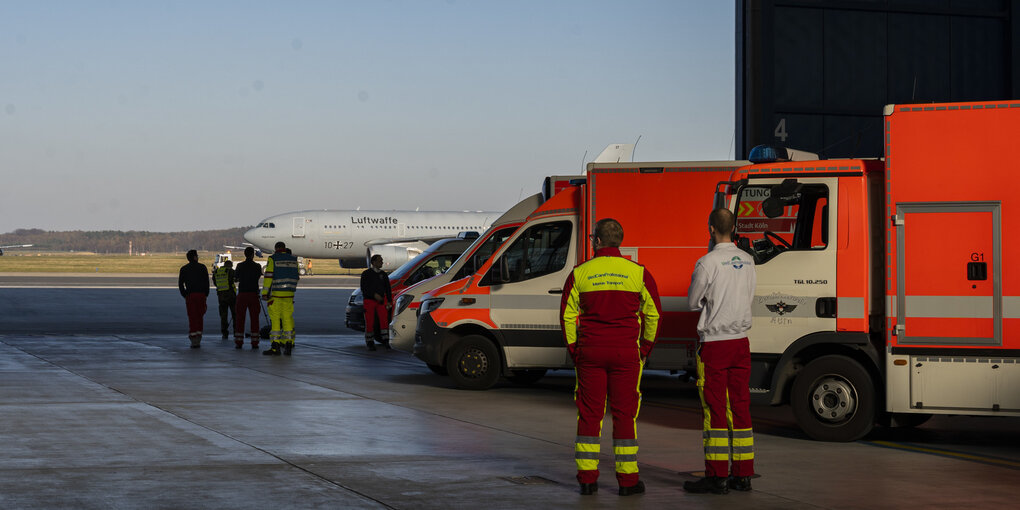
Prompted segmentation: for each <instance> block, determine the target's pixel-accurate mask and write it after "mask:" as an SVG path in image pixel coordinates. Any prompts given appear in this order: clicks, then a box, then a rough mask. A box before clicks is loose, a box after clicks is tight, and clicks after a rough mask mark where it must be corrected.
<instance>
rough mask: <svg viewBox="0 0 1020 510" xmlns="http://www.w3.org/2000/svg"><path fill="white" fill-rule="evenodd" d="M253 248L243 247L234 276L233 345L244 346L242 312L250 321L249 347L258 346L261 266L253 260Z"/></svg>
mask: <svg viewBox="0 0 1020 510" xmlns="http://www.w3.org/2000/svg"><path fill="white" fill-rule="evenodd" d="M254 258H255V248H252V247H251V246H249V247H247V248H245V249H244V262H241V263H240V264H238V265H237V270H236V271H234V278H235V279H236V280H237V305H236V306H235V309H236V310H237V315H235V316H234V347H236V348H238V349H240V348H242V347H244V312H245V311H247V312H248V316H249V318H250V321H251V330H250V331H251V348H252V350H257V349H258V348H259V278H262V266H260V265H259V264H258V262H255V260H254Z"/></svg>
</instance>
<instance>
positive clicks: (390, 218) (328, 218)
mask: <svg viewBox="0 0 1020 510" xmlns="http://www.w3.org/2000/svg"><path fill="white" fill-rule="evenodd" d="M502 214H503V213H502V212H500V211H464V212H453V211H361V210H330V209H326V210H318V211H295V212H288V213H283V214H277V215H276V216H271V217H269V218H266V219H264V220H262V221H260V222H259V223H258V224H257V225H255V226H254V227H253V228H251V229H249V230H248V231H247V232H245V233H244V240H245V241H247V242H249V243H251V244H252V246H254V247H255V248H256V249H260V250H262V251H264V252H266V253H272V252H273V248H274V245H275V244H276V243H277V242H278V241H283V242H284V243H286V244H287V247H288V248H290V249H291V251H292V252H293V254H294V255H295V256H298V257H306V258H321V259H338V260H339V262H340V267H345V268H365V267H368V261H369V260H370V259H371V258H372V256H373V255H382V257H383V269H384V270H386V271H391V270H393V269H396V268H397V267H400V265H401V264H403V263H404V262H407V261H408V260H411V259H413V258H414V257H416V256H417V255H418V254H419V253H421V252H422V251H424V250H425V249H426V248H428V245H429V244H431V243H434V242H436V241H438V240H440V239H445V238H448V237H455V236H457V235H459V234H460V233H461V232H472V231H473V232H482V231H484V230H485V229H487V228H489V225H491V224H492V222H493V221H495V220H496V218H498V217H499V216H500V215H502Z"/></svg>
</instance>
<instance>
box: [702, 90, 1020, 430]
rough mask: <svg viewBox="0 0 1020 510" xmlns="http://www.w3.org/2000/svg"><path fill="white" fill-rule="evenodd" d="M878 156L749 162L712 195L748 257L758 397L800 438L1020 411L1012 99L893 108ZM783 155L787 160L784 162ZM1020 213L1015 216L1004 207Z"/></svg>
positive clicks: (760, 154)
mask: <svg viewBox="0 0 1020 510" xmlns="http://www.w3.org/2000/svg"><path fill="white" fill-rule="evenodd" d="M884 129H885V132H884V138H885V157H884V158H882V159H881V160H859V159H849V160H821V161H795V160H796V159H798V158H796V157H792V158H791V157H789V155H788V154H785V151H784V150H781V149H778V150H777V149H770V148H756V151H755V153H753V154H752V156H751V158H750V159H751V160H752V161H754V162H756V164H752V165H749V166H746V167H743V168H740V169H738V170H737V171H736V172H735V173H734V175H733V177H732V178H731V179H730V181H728V182H724V183H720V185H719V186H718V187H717V193H716V204H717V205H723V204H725V206H727V207H730V208H731V209H732V210H733V211H734V212H735V213H736V214H737V233H738V234H739V236H740V241H739V244H741V245H742V247H744V248H745V249H746V250H748V251H750V252H752V254H753V255H754V257H755V260H756V263H757V274H758V287H757V291H756V295H755V298H754V303H753V326H752V329H751V331H750V335H749V337H750V339H751V351H752V360H753V365H752V366H753V368H752V379H751V386H752V395H753V396H755V397H757V399H759V400H762V401H765V402H769V403H771V404H782V403H789V404H791V406H792V408H793V412H794V415H795V416H796V418H797V422H798V424H799V425H800V426H801V428H802V429H803V430H804V431H805V432H807V434H808V435H810V436H811V437H814V438H816V439H821V440H828V441H850V440H854V439H857V438H860V437H862V436H864V435H865V434H867V433H868V431H870V430H871V428H872V427H873V426H874V424H875V423H876V422H879V423H890V424H893V425H907V426H909V425H917V424H920V423H922V422H924V421H925V420H927V419H928V418H929V417H930V416H931V415H933V414H969V415H988V416H1020V271H1016V270H1015V269H1014V270H1012V271H1011V263H1010V262H1009V260H1010V259H1008V258H1004V257H1006V256H1008V254H1010V253H1012V254H1014V255H1015V254H1018V253H1020V241H1018V238H1015V237H1009V235H1003V234H1008V233H1009V232H1010V231H1011V230H1010V228H1009V227H1010V226H1011V225H1014V222H1016V225H1014V226H1018V227H1020V216H1015V215H1018V214H1020V196H1018V195H1017V189H1020V187H1018V184H1020V177H1018V175H1020V174H1018V170H1020V168H1018V164H1017V163H1016V157H1017V153H1018V151H1017V149H1020V142H1018V140H1020V101H997V102H984V103H946V104H924V105H890V106H887V107H886V110H885V119H884ZM791 159H793V160H794V161H791ZM1014 207H1015V208H1016V209H1014Z"/></svg>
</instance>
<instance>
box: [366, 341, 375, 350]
mask: <svg viewBox="0 0 1020 510" xmlns="http://www.w3.org/2000/svg"><path fill="white" fill-rule="evenodd" d="M365 347H368V350H370V351H374V350H375V342H373V341H371V340H365Z"/></svg>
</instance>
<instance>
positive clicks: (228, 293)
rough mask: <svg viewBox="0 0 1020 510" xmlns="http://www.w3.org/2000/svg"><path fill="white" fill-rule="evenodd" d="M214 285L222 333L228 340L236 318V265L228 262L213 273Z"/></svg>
mask: <svg viewBox="0 0 1020 510" xmlns="http://www.w3.org/2000/svg"><path fill="white" fill-rule="evenodd" d="M213 283H214V284H216V300H217V301H219V304H220V333H222V334H223V339H224V340H226V339H227V334H228V333H229V331H230V319H231V317H233V316H234V302H235V301H237V290H236V289H235V288H234V263H233V262H231V261H229V260H228V261H226V262H224V263H223V265H221V266H220V267H217V268H216V269H215V270H214V271H213Z"/></svg>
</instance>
